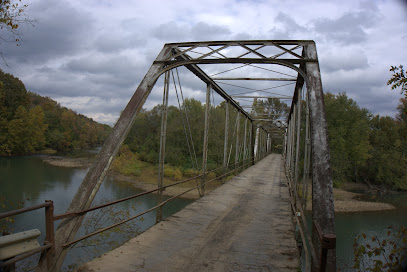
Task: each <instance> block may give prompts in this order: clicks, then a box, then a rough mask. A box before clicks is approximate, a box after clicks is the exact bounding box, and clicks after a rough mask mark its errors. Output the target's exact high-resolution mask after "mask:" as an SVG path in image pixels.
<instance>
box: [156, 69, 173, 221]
mask: <svg viewBox="0 0 407 272" xmlns="http://www.w3.org/2000/svg"><path fill="white" fill-rule="evenodd" d="M169 82H170V72H169V71H167V72H165V77H164V92H163V104H162V109H161V134H160V158H159V162H158V188H159V189H160V190H158V194H157V205H158V204H160V203H161V202H162V194H163V191H162V189H161V188H162V187H163V181H164V163H165V141H166V136H167V116H168V93H169V84H170V83H169ZM162 217H163V207H162V206H161V207H159V208H158V209H157V214H156V220H155V221H156V223H158V222H160V221H161V220H162Z"/></svg>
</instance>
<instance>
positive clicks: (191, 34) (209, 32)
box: [152, 21, 232, 42]
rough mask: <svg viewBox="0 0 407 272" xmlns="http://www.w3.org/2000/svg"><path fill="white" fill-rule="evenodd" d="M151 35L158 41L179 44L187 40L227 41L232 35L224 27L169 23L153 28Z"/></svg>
mask: <svg viewBox="0 0 407 272" xmlns="http://www.w3.org/2000/svg"><path fill="white" fill-rule="evenodd" d="M152 34H153V36H154V37H155V38H157V39H159V40H163V41H166V42H180V41H187V40H202V41H203V40H217V39H222V40H227V39H228V37H229V36H230V35H231V34H232V33H231V31H230V30H229V28H228V27H226V26H218V25H211V24H207V23H205V22H198V23H196V24H193V25H192V26H191V25H187V24H179V23H176V22H174V21H171V22H168V23H165V24H161V25H159V26H158V27H156V28H154V29H153V30H152Z"/></svg>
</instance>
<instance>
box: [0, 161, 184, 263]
mask: <svg viewBox="0 0 407 272" xmlns="http://www.w3.org/2000/svg"><path fill="white" fill-rule="evenodd" d="M86 172H87V170H85V169H75V168H64V167H57V166H51V165H48V164H46V163H44V162H43V161H42V160H41V158H40V157H38V156H27V157H11V158H2V157H0V188H1V190H0V195H2V196H5V197H6V198H7V201H11V202H12V203H13V204H16V203H18V202H21V201H24V206H25V207H28V206H32V205H35V204H40V203H43V202H44V201H45V200H53V201H54V206H55V212H54V213H55V214H60V213H63V212H65V211H66V209H67V208H68V206H69V204H70V202H71V200H72V198H73V196H74V194H75V193H76V191H77V189H78V187H79V185H80V184H81V182H82V180H83V178H84V177H85V175H86ZM140 192H142V191H141V190H138V189H136V188H134V187H133V186H131V185H130V184H128V183H123V182H119V181H116V180H114V179H112V178H110V177H107V178H106V179H105V181H104V182H103V184H102V186H101V187H100V190H99V192H98V193H97V195H96V198H95V200H94V203H101V202H105V201H112V200H116V199H120V198H123V197H126V196H130V195H134V194H137V193H140ZM190 202H191V200H186V199H175V200H173V201H171V202H169V203H168V204H166V205H165V206H164V209H163V216H164V217H167V216H169V215H171V214H173V213H175V212H177V211H178V210H180V209H182V208H183V207H185V206H186V205H187V204H188V203H190ZM7 205H8V207H7V208H6V209H4V208H3V209H2V208H1V207H0V212H4V211H7V210H9V208H10V207H11V206H10V205H9V204H7ZM155 205H156V196H155V195H146V196H142V197H139V198H137V199H135V200H130V201H126V202H123V203H119V204H117V205H116V208H115V210H114V211H109V213H115V215H117V214H116V212H117V211H119V210H122V211H125V212H128V213H129V214H131V215H135V214H138V213H140V212H142V211H145V210H147V209H148V208H151V207H153V206H155ZM0 206H1V205H0ZM103 220H105V218H103ZM58 223H59V221H58V222H56V223H55V228H56V227H57V225H58ZM135 223H136V224H137V228H136V230H135V233H136V232H141V231H144V230H146V229H147V228H149V227H151V226H152V225H153V224H154V223H155V211H153V212H150V213H147V214H145V215H143V217H142V218H140V219H136V220H135ZM104 225H106V224H104ZM11 228H12V232H14V233H16V232H20V231H23V230H28V229H34V228H37V229H39V230H40V231H41V233H42V234H45V225H44V209H41V210H36V211H33V212H29V213H25V214H22V215H18V216H16V217H15V222H14V223H13V224H12V225H11ZM79 233H80V234H83V233H84V229H83V228H82V229H81V230H80V232H79ZM126 239H128V237H127V238H126V237H123V236H122V235H120V233H119V235H117V234H115V236H114V240H115V241H116V242H118V243H122V242H124V241H125V240H126ZM108 240H109V239H108ZM40 241H41V242H42V241H44V235H42V236H41V239H40ZM110 242H112V239H110ZM78 246H81V245H80V244H79V245H78ZM112 246H114V244H112V245H105V246H104V247H102V248H103V249H106V248H109V247H112ZM99 254H100V252H99V251H98V250H95V249H94V247H92V246H87V247H81V248H75V247H74V248H73V249H71V250H70V251H69V254H68V256H67V258H66V261H65V263H64V270H67V269H68V268H69V267H71V266H72V264H77V263H81V262H85V261H88V260H90V259H92V258H94V257H95V256H97V255H99ZM34 262H35V260H31V263H30V264H27V261H26V262H23V263H19V264H18V265H20V267H22V266H25V267H27V266H30V265H31V266H32V264H33V263H34Z"/></svg>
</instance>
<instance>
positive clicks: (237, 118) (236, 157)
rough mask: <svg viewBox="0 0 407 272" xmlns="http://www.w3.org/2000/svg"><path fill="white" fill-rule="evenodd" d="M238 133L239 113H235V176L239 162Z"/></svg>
mask: <svg viewBox="0 0 407 272" xmlns="http://www.w3.org/2000/svg"><path fill="white" fill-rule="evenodd" d="M239 133H240V111H237V116H236V148H235V170H236V172H235V174H237V170H238V167H239V165H238V162H239Z"/></svg>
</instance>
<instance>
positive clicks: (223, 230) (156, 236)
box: [80, 154, 299, 272]
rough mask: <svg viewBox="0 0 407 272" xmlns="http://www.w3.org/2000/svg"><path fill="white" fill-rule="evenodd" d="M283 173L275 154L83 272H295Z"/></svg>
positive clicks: (296, 262) (293, 246) (291, 229)
mask: <svg viewBox="0 0 407 272" xmlns="http://www.w3.org/2000/svg"><path fill="white" fill-rule="evenodd" d="M282 170H283V169H282V166H281V155H277V154H271V155H269V156H267V157H265V158H264V159H263V160H262V161H260V162H258V163H257V164H256V165H254V166H252V167H250V168H248V169H246V170H245V171H243V172H242V173H240V174H239V175H238V176H236V177H234V178H233V179H231V180H230V181H228V182H227V183H225V184H224V185H222V186H220V187H219V188H217V189H215V190H214V191H212V192H211V193H209V194H207V195H205V196H204V197H202V198H201V199H199V200H197V201H195V202H194V203H192V204H190V205H188V206H187V207H186V208H184V209H183V210H181V211H179V212H178V213H176V214H174V215H173V216H171V217H169V218H167V219H166V220H164V221H162V222H160V223H159V224H158V225H155V226H153V227H151V228H150V229H148V230H146V231H145V232H144V233H142V234H140V235H138V236H136V237H134V238H132V239H130V240H129V241H128V242H126V243H125V244H123V245H122V246H120V247H118V248H116V249H114V250H112V251H110V252H108V253H106V254H103V255H102V256H101V257H99V258H96V259H94V260H93V261H91V262H89V263H87V264H86V265H85V266H83V267H82V268H81V269H80V271H95V272H96V271H120V272H127V271H188V272H190V271H297V267H298V266H299V259H298V252H297V248H296V243H295V240H294V232H293V224H292V219H291V213H290V206H289V205H290V204H289V194H288V188H287V185H286V180H285V175H284V172H282Z"/></svg>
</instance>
